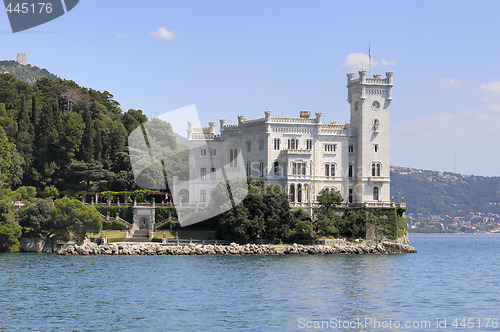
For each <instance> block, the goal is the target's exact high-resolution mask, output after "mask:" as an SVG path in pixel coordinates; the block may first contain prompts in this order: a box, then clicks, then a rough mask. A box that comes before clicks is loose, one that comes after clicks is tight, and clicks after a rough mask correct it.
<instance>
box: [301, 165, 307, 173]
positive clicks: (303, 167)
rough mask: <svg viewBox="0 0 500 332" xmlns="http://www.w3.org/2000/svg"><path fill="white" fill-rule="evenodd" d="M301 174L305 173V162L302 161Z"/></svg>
mask: <svg viewBox="0 0 500 332" xmlns="http://www.w3.org/2000/svg"><path fill="white" fill-rule="evenodd" d="M302 175H306V163H302Z"/></svg>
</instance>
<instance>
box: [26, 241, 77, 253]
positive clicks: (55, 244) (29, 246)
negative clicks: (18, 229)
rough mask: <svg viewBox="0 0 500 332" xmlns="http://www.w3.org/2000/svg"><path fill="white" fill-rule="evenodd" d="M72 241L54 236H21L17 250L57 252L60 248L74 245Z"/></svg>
mask: <svg viewBox="0 0 500 332" xmlns="http://www.w3.org/2000/svg"><path fill="white" fill-rule="evenodd" d="M74 244H75V243H74V242H73V241H70V242H63V241H59V240H56V239H55V238H48V239H45V238H27V237H22V238H21V241H20V243H19V251H24V252H57V251H58V250H60V249H64V248H67V247H69V246H71V245H74Z"/></svg>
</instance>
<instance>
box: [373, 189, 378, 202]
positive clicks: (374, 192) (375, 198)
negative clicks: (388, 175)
mask: <svg viewBox="0 0 500 332" xmlns="http://www.w3.org/2000/svg"><path fill="white" fill-rule="evenodd" d="M373 200H374V201H378V187H373Z"/></svg>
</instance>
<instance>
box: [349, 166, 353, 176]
mask: <svg viewBox="0 0 500 332" xmlns="http://www.w3.org/2000/svg"><path fill="white" fill-rule="evenodd" d="M352 171H353V166H352V165H349V177H350V178H352V173H353V172H352Z"/></svg>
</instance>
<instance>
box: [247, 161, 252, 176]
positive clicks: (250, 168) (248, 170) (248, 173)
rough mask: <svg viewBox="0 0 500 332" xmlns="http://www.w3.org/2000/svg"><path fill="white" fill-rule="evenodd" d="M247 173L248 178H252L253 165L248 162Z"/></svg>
mask: <svg viewBox="0 0 500 332" xmlns="http://www.w3.org/2000/svg"><path fill="white" fill-rule="evenodd" d="M246 171H247V177H250V175H251V171H252V163H250V162H249V161H247V166H246Z"/></svg>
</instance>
